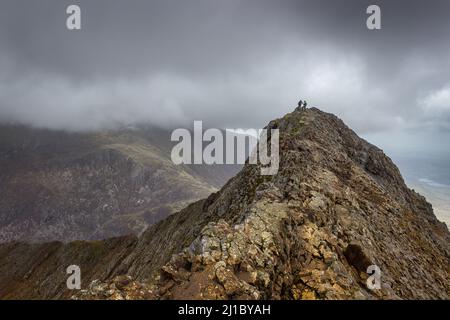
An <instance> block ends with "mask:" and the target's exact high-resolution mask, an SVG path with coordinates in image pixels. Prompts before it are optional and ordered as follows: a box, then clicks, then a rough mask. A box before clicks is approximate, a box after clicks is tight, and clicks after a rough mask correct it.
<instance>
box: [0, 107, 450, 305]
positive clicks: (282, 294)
mask: <svg viewBox="0 0 450 320" xmlns="http://www.w3.org/2000/svg"><path fill="white" fill-rule="evenodd" d="M268 127H269V128H274V129H275V128H276V129H279V130H280V169H279V171H278V173H277V174H276V175H274V176H261V175H260V168H259V167H258V166H257V165H249V164H247V165H245V167H244V168H243V170H242V171H241V172H240V173H239V174H238V175H237V176H236V177H234V178H233V179H231V180H230V181H229V182H228V183H227V184H226V185H225V186H224V187H223V188H222V189H221V190H220V191H219V192H217V193H215V194H212V195H211V196H209V197H208V198H207V199H205V200H201V201H198V202H196V203H194V204H192V205H190V206H188V207H187V208H185V209H183V210H181V211H180V212H179V213H176V214H173V215H171V216H170V217H169V218H167V219H165V220H163V221H161V222H159V223H158V224H156V225H154V226H152V227H151V228H149V229H148V230H147V231H146V232H145V233H144V234H143V235H141V236H140V237H138V238H133V239H130V238H127V239H122V240H120V241H119V240H117V239H113V240H106V241H104V242H102V243H101V245H99V246H100V247H101V248H104V247H105V246H110V247H111V248H110V249H109V250H107V254H106V253H105V252H104V251H105V250H104V249H102V250H100V251H101V252H103V253H100V254H97V255H92V254H90V253H87V251H89V250H92V249H89V250H87V251H83V253H82V254H81V253H79V255H78V256H76V257H75V258H73V257H72V258H71V255H68V254H66V252H69V251H70V250H69V246H70V245H71V244H67V245H58V249H57V250H56V253H49V257H47V258H46V259H43V258H42V259H43V261H38V259H37V257H42V252H43V251H45V252H47V251H48V249H46V248H44V247H43V245H41V246H38V247H34V248H30V245H26V244H10V245H9V247H8V249H5V248H3V249H2V247H0V297H7V298H11V297H17V296H18V295H20V294H21V297H23V296H24V294H23V292H24V291H23V288H24V287H26V288H27V290H26V291H27V293H26V294H25V296H26V297H32V298H35V297H41V298H42V297H45V298H62V297H66V298H67V297H70V296H73V297H74V298H81V299H126V298H151V299H192V298H193V299H428V298H430V299H449V298H450V281H449V279H450V233H449V231H448V229H447V226H446V225H445V224H444V223H441V222H439V221H438V220H437V219H436V217H435V216H434V214H433V210H432V208H431V206H430V205H429V204H428V203H427V202H426V200H425V198H423V197H422V196H420V195H419V194H417V193H415V192H414V191H412V190H410V189H408V188H407V187H406V185H405V183H404V181H403V179H402V177H401V175H400V172H399V170H398V169H397V167H396V166H395V165H394V164H393V163H392V161H391V160H390V159H389V158H388V157H387V156H386V155H384V153H383V152H382V151H381V150H380V149H378V148H377V147H375V146H373V145H371V144H369V143H368V142H366V141H364V140H362V139H360V138H359V137H358V136H357V135H356V134H355V133H354V132H353V131H352V130H350V129H349V128H348V127H347V126H346V125H345V124H344V123H343V122H342V121H341V120H339V119H338V118H337V117H335V116H334V115H331V114H327V113H324V112H322V111H320V110H318V109H315V108H313V109H308V110H296V111H294V112H292V113H290V114H288V115H286V116H284V117H283V118H281V119H278V120H274V121H272V122H270V123H269V125H268ZM112 241H115V242H112ZM112 243H114V245H113V244H112ZM80 246H81V247H83V246H86V247H87V248H91V246H92V243H84V244H83V243H81V244H80ZM72 250H73V249H72ZM80 250H81V248H80ZM38 252H39V254H38ZM20 254H22V256H26V257H27V258H26V259H25V258H19V256H20ZM72 254H73V253H72ZM80 256H83V257H85V258H80ZM87 257H90V258H89V259H88V258H87ZM15 259H19V261H18V260H15ZM85 259H88V260H89V262H87V261H85ZM50 260H51V261H52V263H51V264H50V263H48V261H50ZM12 261H15V263H22V264H23V265H22V269H23V271H20V272H16V271H14V270H12V271H9V275H8V276H5V275H4V272H6V273H7V270H11V269H14V268H13V267H12V263H13V262H12ZM105 261H108V263H107V264H105ZM69 262H72V263H74V264H77V263H78V264H79V265H80V267H81V269H82V270H85V271H84V276H83V290H82V291H81V292H73V291H69V290H66V289H64V288H63V287H64V285H65V279H66V278H65V277H66V275H65V274H64V270H65V269H64V268H65V267H64V266H67V265H68V264H69ZM72 263H70V264H72ZM88 264H89V265H92V266H94V267H92V266H88ZM372 265H376V266H377V267H378V268H379V270H380V272H381V277H380V284H381V287H380V289H374V290H371V289H369V288H368V286H367V279H368V277H369V274H368V273H366V271H367V267H369V266H372ZM24 266H26V267H24ZM35 266H37V267H35ZM36 268H37V269H39V270H36ZM25 270H34V271H30V272H28V274H27V278H26V280H24V277H25V274H24V273H25ZM124 277H127V278H126V279H127V280H126V281H124V280H123V279H124ZM128 277H129V278H128ZM11 279H15V282H12V281H11ZM94 280H97V281H95V282H94V283H92V281H94ZM125 282H126V284H124V283H125ZM45 283H52V284H53V283H57V284H59V286H55V285H54V286H53V288H52V289H51V290H50V289H48V286H47V287H45V286H44V284H45ZM6 284H7V285H6ZM32 284H34V287H33V288H30V287H29V286H31V285H32ZM90 284H91V285H90ZM20 288H22V291H20ZM133 288H135V289H133ZM19 293H20V294H19Z"/></svg>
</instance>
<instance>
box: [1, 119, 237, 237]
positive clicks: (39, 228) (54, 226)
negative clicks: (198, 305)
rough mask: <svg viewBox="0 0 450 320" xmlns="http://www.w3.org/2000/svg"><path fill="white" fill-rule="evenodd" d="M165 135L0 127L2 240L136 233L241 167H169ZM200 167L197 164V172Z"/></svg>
mask: <svg viewBox="0 0 450 320" xmlns="http://www.w3.org/2000/svg"><path fill="white" fill-rule="evenodd" d="M171 146H172V143H171V142H170V132H169V131H163V130H159V129H154V128H152V129H149V128H136V129H129V130H118V131H108V132H100V133H89V134H81V133H67V132H62V131H51V130H43V129H31V128H27V127H24V126H1V127H0V194H1V195H2V196H1V197H0V242H6V241H12V240H22V241H51V240H62V241H69V240H76V239H101V238H106V237H112V236H119V235H124V234H129V233H135V234H137V233H139V232H141V231H143V230H144V229H145V228H146V227H147V226H148V225H151V224H153V223H155V222H157V221H159V220H161V219H162V218H165V217H167V216H168V215H169V214H170V213H172V212H174V211H178V210H180V209H181V208H183V207H184V206H186V205H187V204H188V203H190V202H193V201H195V200H198V199H200V198H203V197H206V196H208V195H209V194H210V193H211V192H213V191H216V190H217V188H219V187H220V186H221V185H222V184H224V183H225V182H226V180H227V179H229V178H230V177H231V176H232V175H234V174H235V173H236V172H237V170H238V169H239V167H232V166H221V167H220V168H215V169H216V171H217V172H218V175H217V177H216V176H214V175H212V174H211V172H207V171H201V170H200V169H199V168H194V169H195V170H194V169H193V168H192V167H191V168H190V167H189V166H175V165H174V164H173V163H172V161H171V159H170V151H171ZM199 167H200V166H199Z"/></svg>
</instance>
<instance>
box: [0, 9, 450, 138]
mask: <svg viewBox="0 0 450 320" xmlns="http://www.w3.org/2000/svg"><path fill="white" fill-rule="evenodd" d="M69 4H79V5H80V7H81V10H82V30H80V31H68V30H67V29H66V28H65V20H66V17H67V16H66V14H65V9H66V7H67V6H68V5H69ZM370 4H378V5H380V7H381V10H382V30H379V31H369V30H368V29H367V28H366V25H365V21H366V17H367V15H366V13H365V10H366V8H367V6H368V5H370ZM449 10H450V2H448V1H437V0H435V1H400V0H398V1H363V0H360V1H356V0H355V1H332V0H329V1H323V0H322V1H317V0H315V1H283V0H282V1H261V0H241V1H239V0H221V1H219V0H188V1H173V0H161V1H137V0H135V1H124V0H123V1H106V0H105V1H101V0H97V1H59V0H52V1H50V0H43V1H21V0H19V1H17V0H14V1H12V0H11V1H9V0H7V1H2V2H1V4H0V70H1V72H0V119H1V120H3V121H18V122H24V123H29V124H33V125H36V126H44V127H51V128H67V129H71V130H88V129H97V128H103V127H110V126H113V125H116V124H134V123H138V122H149V123H152V124H157V125H164V126H175V125H185V126H189V125H190V121H192V120H194V119H199V120H205V121H207V122H208V124H210V125H213V126H218V127H224V126H227V127H252V126H263V125H264V124H265V123H266V122H267V121H268V120H270V119H272V118H274V117H279V116H281V115H283V114H284V113H286V112H289V111H291V109H292V108H293V107H294V105H295V104H296V101H297V100H298V98H306V99H308V101H309V102H310V104H311V105H317V106H319V107H320V108H322V109H324V110H327V111H331V112H335V113H337V114H338V115H340V116H341V117H343V118H344V120H346V121H347V122H349V124H350V125H352V126H353V127H355V128H356V129H357V131H358V132H362V133H363V132H370V131H379V130H382V129H390V128H399V127H405V128H411V127H413V128H415V127H439V128H447V127H448V125H449V123H450V61H449V59H448V57H449V56H450V41H449V34H450V33H449V31H450V19H448V18H447V15H448V12H449Z"/></svg>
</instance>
